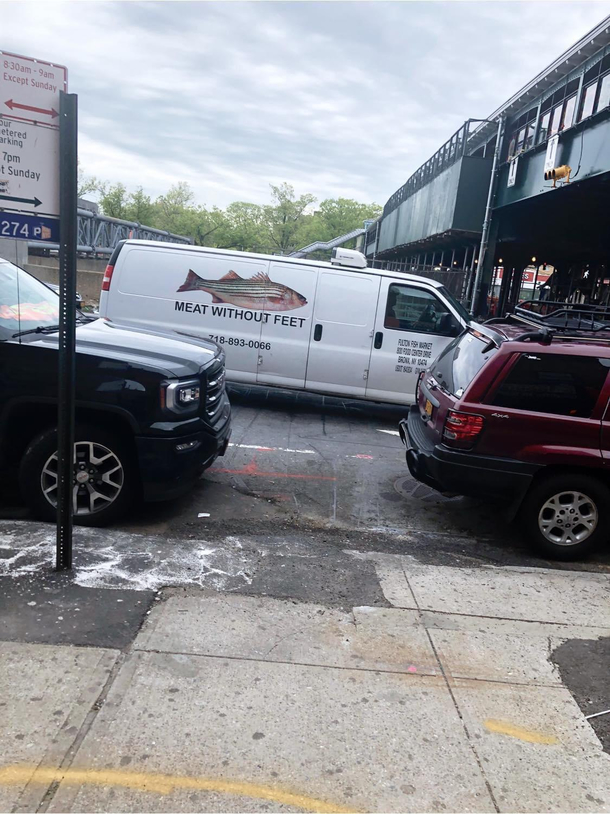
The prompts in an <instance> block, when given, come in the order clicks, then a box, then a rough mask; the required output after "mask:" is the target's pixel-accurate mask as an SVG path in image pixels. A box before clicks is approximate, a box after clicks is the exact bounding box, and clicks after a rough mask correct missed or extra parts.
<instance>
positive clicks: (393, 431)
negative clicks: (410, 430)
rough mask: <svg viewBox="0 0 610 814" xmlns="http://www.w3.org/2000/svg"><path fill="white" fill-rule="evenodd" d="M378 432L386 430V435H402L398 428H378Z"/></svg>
mask: <svg viewBox="0 0 610 814" xmlns="http://www.w3.org/2000/svg"><path fill="white" fill-rule="evenodd" d="M377 432H385V433H386V435H398V436H399V437H400V433H399V432H398V430H377Z"/></svg>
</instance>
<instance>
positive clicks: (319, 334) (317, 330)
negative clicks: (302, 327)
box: [313, 323, 322, 342]
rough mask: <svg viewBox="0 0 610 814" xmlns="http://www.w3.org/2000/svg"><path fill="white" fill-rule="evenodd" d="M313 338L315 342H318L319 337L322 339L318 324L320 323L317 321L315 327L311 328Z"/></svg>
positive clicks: (320, 327)
mask: <svg viewBox="0 0 610 814" xmlns="http://www.w3.org/2000/svg"><path fill="white" fill-rule="evenodd" d="M313 338H314V339H315V341H316V342H319V341H320V339H322V326H321V325H320V323H318V324H317V325H316V327H315V328H314V329H313Z"/></svg>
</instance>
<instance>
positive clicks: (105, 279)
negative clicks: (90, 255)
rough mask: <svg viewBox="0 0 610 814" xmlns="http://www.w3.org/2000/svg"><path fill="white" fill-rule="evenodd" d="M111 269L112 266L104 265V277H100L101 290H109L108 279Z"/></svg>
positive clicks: (109, 279)
mask: <svg viewBox="0 0 610 814" xmlns="http://www.w3.org/2000/svg"><path fill="white" fill-rule="evenodd" d="M113 271H114V266H111V265H110V264H108V265H107V266H106V271H105V272H104V277H103V279H102V291H110V281H111V280H112V273H113Z"/></svg>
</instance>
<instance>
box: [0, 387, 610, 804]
mask: <svg viewBox="0 0 610 814" xmlns="http://www.w3.org/2000/svg"><path fill="white" fill-rule="evenodd" d="M231 399H232V404H233V427H234V429H233V436H232V439H231V443H232V446H231V447H230V449H229V450H228V453H227V455H226V456H225V457H224V458H223V459H219V460H218V461H217V462H216V464H215V465H214V467H213V468H212V469H211V470H209V471H208V472H206V473H205V474H204V476H203V477H202V479H201V480H200V481H199V482H198V484H197V485H196V487H195V488H194V489H193V491H192V492H191V493H189V494H188V495H187V496H185V497H184V498H183V499H181V500H179V501H174V502H172V503H168V504H158V505H147V506H142V507H134V511H133V513H132V514H131V516H130V517H129V518H128V519H126V521H124V522H123V523H122V524H121V526H120V527H117V528H114V529H105V530H97V529H84V528H78V529H77V530H76V531H75V550H74V563H75V567H74V569H73V571H72V572H71V573H67V574H66V573H64V574H56V573H54V572H53V571H52V563H53V552H54V539H55V534H54V528H53V526H50V525H47V524H41V523H35V522H32V521H31V519H30V518H28V516H27V512H26V511H25V509H24V508H23V506H21V505H20V504H19V502H18V500H17V499H16V497H15V496H14V495H11V494H10V492H5V493H4V495H3V501H2V504H1V505H0V652H1V658H0V687H1V688H0V695H2V700H0V707H1V708H3V709H4V712H5V713H8V724H7V725H6V727H5V732H4V738H3V743H4V747H3V748H2V750H1V751H2V755H1V757H0V809H2V810H13V811H34V810H39V811H104V810H116V811H145V810H146V811H149V810H150V811H170V810H171V811H191V810H192V811H242V810H253V811H259V810H260V811H263V810H273V811H293V810H294V811H302V810H307V811H352V810H353V811H356V810H358V811H365V810H367V811H444V810H464V811H546V810H554V811H600V810H604V811H605V810H608V811H610V787H609V784H608V780H607V778H608V777H610V772H608V763H609V759H608V756H607V755H606V754H604V751H603V748H602V747H603V745H605V747H606V750H609V749H610V721H609V719H610V716H606V717H604V716H600V717H597V718H591V719H588V720H587V718H586V717H585V716H586V715H590V714H591V713H592V712H597V711H601V710H603V709H608V708H609V707H610V679H609V676H610V669H609V666H610V665H609V658H610V652H609V650H608V643H609V642H610V615H609V613H610V611H609V610H608V609H609V608H610V601H609V600H610V551H606V552H600V553H599V554H597V555H596V556H594V557H592V558H591V559H589V560H587V561H584V562H581V563H571V564H557V563H552V562H549V561H545V560H541V559H540V558H538V557H536V556H535V555H534V554H533V553H532V552H531V550H530V549H529V547H528V545H527V543H526V542H525V541H524V540H523V538H522V537H521V534H520V532H519V529H518V528H516V527H515V526H514V525H513V524H511V523H508V522H507V521H506V519H505V514H504V507H503V506H502V505H490V504H487V503H485V502H484V501H477V500H474V499H466V498H461V497H449V496H441V495H438V494H436V493H434V492H433V491H432V490H430V489H428V488H427V487H424V486H422V485H420V484H417V483H416V482H415V481H413V479H411V478H410V476H409V475H408V472H407V469H406V464H405V461H404V451H403V448H402V445H401V443H400V440H399V438H398V436H397V433H396V425H397V421H398V420H399V418H401V417H402V415H403V410H402V409H400V408H396V407H392V406H388V405H370V404H367V403H363V402H352V401H344V400H337V399H328V398H321V397H314V396H309V395H306V394H293V393H287V392H282V391H270V390H262V389H258V388H246V387H239V388H232V390H231ZM16 676H19V678H18V679H16ZM1 711H2V710H0V712H1ZM600 741H601V743H600Z"/></svg>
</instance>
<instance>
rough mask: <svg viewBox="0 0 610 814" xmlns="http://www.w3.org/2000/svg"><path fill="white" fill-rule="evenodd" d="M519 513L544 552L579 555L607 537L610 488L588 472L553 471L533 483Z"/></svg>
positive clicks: (569, 557) (609, 533)
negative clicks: (586, 473) (557, 473)
mask: <svg viewBox="0 0 610 814" xmlns="http://www.w3.org/2000/svg"><path fill="white" fill-rule="evenodd" d="M520 516H521V522H522V524H523V526H524V530H525V532H526V534H527V535H528V536H529V538H530V539H531V540H532V542H533V543H534V544H535V546H536V548H537V549H538V550H539V551H540V552H541V553H542V554H544V555H545V556H547V557H551V558H552V559H556V560H564V561H567V560H575V559H579V558H580V557H584V556H586V555H587V554H589V553H590V552H591V551H593V550H594V549H596V548H597V547H598V546H599V545H600V544H602V543H606V542H607V541H608V537H609V536H610V490H608V489H607V488H606V487H605V486H604V484H603V483H601V482H600V481H599V480H597V479H596V478H593V477H591V476H589V475H580V474H577V473H575V474H573V475H571V474H569V473H566V474H565V475H553V476H551V477H549V478H545V479H544V480H542V481H540V482H539V483H536V484H534V485H533V486H532V488H531V489H530V491H529V493H528V494H527V496H526V498H525V500H524V502H523V506H522V508H521V512H520Z"/></svg>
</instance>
